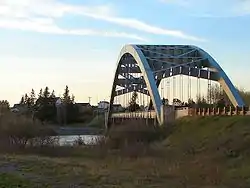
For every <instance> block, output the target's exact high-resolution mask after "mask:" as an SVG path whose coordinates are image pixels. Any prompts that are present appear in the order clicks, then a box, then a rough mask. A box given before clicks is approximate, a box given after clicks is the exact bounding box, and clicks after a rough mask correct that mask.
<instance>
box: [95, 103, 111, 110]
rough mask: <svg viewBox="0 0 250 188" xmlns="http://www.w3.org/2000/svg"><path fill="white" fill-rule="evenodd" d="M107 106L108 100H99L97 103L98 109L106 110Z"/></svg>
mask: <svg viewBox="0 0 250 188" xmlns="http://www.w3.org/2000/svg"><path fill="white" fill-rule="evenodd" d="M108 108H109V102H107V101H100V102H99V103H98V109H102V110H106V109H108Z"/></svg>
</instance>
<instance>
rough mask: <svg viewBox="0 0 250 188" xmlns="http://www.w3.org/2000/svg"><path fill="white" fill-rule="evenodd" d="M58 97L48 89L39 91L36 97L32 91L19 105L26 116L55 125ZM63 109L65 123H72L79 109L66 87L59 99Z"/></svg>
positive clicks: (25, 95)
mask: <svg viewBox="0 0 250 188" xmlns="http://www.w3.org/2000/svg"><path fill="white" fill-rule="evenodd" d="M58 98H59V97H57V96H56V95H55V91H54V90H52V92H50V90H49V87H48V86H46V87H45V88H44V89H40V91H39V93H38V95H36V93H35V90H34V89H32V90H31V92H30V93H25V94H24V95H23V96H22V98H21V100H20V102H19V104H20V105H23V106H25V108H26V109H27V111H26V115H31V116H32V117H33V118H36V119H38V120H40V121H42V122H44V121H48V122H53V123H55V122H56V121H57V118H56V116H57V109H56V106H55V103H56V101H57V99H58ZM61 100H62V102H63V104H64V107H65V108H66V112H67V113H66V119H67V123H71V122H74V121H75V120H76V119H77V117H78V116H79V109H78V108H77V106H76V105H75V101H74V100H75V97H74V95H73V94H72V95H70V91H69V88H68V86H66V87H65V90H64V93H63V96H62V98H61Z"/></svg>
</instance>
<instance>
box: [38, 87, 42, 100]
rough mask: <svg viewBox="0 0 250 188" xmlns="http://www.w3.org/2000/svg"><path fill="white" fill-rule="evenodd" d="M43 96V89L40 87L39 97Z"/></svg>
mask: <svg viewBox="0 0 250 188" xmlns="http://www.w3.org/2000/svg"><path fill="white" fill-rule="evenodd" d="M42 96H43V89H40V91H39V94H38V98H40V97H42Z"/></svg>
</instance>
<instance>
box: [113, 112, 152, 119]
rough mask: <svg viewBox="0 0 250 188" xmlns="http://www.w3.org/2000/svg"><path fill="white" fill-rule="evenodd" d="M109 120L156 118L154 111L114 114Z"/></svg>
mask: <svg viewBox="0 0 250 188" xmlns="http://www.w3.org/2000/svg"><path fill="white" fill-rule="evenodd" d="M111 118H148V119H154V118H156V113H155V111H149V112H125V113H114V114H112V116H111Z"/></svg>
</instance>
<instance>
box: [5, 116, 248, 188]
mask: <svg viewBox="0 0 250 188" xmlns="http://www.w3.org/2000/svg"><path fill="white" fill-rule="evenodd" d="M130 134H132V132H130ZM38 152H39V153H37V151H27V152H26V153H25V152H24V151H23V152H22V154H20V153H19V154H17V153H16V154H15V155H13V154H4V155H3V154H2V155H0V164H1V167H0V180H1V181H0V187H8V185H9V186H10V187H11V186H12V187H16V186H17V185H18V184H19V187H65V188H66V187H70V186H73V187H124V188H130V187H141V188H142V187H143V188H145V187H170V188H172V187H173V188H175V187H176V188H182V187H183V188H184V187H185V188H186V187H192V188H196V187H197V188H201V187H203V188H208V187H209V188H224V187H228V188H235V187H237V188H238V187H249V185H250V178H249V174H250V117H206V118H196V119H191V118H184V119H181V120H179V121H178V122H176V124H175V125H174V126H173V127H172V129H171V133H170V135H169V137H168V138H167V139H165V140H164V141H160V142H159V141H158V142H157V143H153V144H151V145H150V146H147V147H145V146H138V145H136V144H135V145H131V146H130V147H129V148H127V149H125V150H121V151H110V150H108V149H107V148H106V147H101V148H100V147H97V148H75V149H74V148H51V149H48V148H47V149H46V148H39V149H38ZM30 153H33V154H32V155H30ZM34 153H35V155H34Z"/></svg>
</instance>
